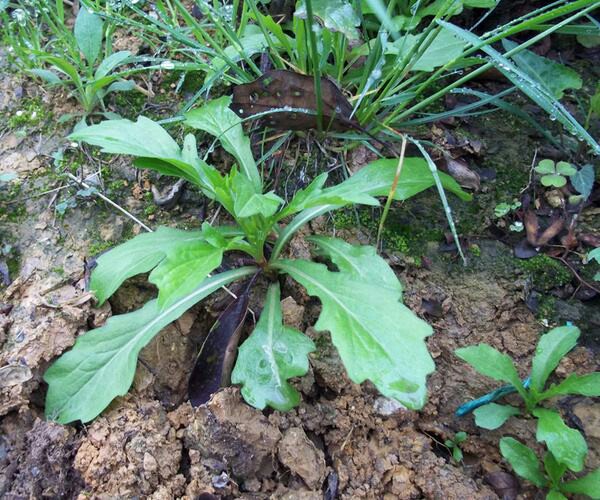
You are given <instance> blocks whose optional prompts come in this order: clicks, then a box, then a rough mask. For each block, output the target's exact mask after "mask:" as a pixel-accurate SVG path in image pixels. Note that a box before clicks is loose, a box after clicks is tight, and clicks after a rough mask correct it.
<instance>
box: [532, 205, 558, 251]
mask: <svg viewBox="0 0 600 500" xmlns="http://www.w3.org/2000/svg"><path fill="white" fill-rule="evenodd" d="M524 223H525V230H526V232H527V242H528V243H529V244H530V245H531V246H533V247H541V246H544V245H546V244H547V243H548V242H549V241H550V240H551V239H552V238H554V237H555V236H557V235H558V233H560V232H561V231H562V229H563V228H564V226H565V221H564V219H555V220H553V221H552V223H551V224H550V225H549V226H548V227H547V228H546V229H544V231H542V232H540V225H539V220H538V217H537V215H536V214H535V212H533V211H532V210H528V211H527V212H525V219H524Z"/></svg>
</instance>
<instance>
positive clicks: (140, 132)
mask: <svg viewBox="0 0 600 500" xmlns="http://www.w3.org/2000/svg"><path fill="white" fill-rule="evenodd" d="M69 139H71V140H75V141H83V142H87V143H88V144H93V145H94V146H100V147H101V148H102V151H103V152H104V153H115V154H125V155H132V156H137V157H139V158H138V159H137V160H136V162H135V164H136V165H138V166H142V167H144V168H152V169H154V170H157V171H159V172H161V173H164V174H166V175H175V176H179V177H184V178H186V179H188V180H190V181H191V182H193V183H195V184H198V185H202V178H203V176H202V172H201V170H202V169H201V168H200V166H199V165H198V164H189V163H187V162H186V161H185V160H184V158H183V156H182V152H181V148H180V147H179V146H178V145H177V143H176V142H175V141H174V140H173V138H172V137H171V136H170V135H169V134H168V133H167V131H166V130H165V129H164V128H162V127H161V126H160V125H159V124H158V123H156V122H154V121H152V120H150V119H148V118H145V117H144V116H139V117H138V119H137V121H135V122H132V121H130V120H106V121H103V122H101V123H98V124H97V125H92V126H90V127H86V128H84V129H82V130H78V131H76V132H74V133H72V134H71V135H70V136H69Z"/></svg>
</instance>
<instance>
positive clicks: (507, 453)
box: [500, 437, 600, 500]
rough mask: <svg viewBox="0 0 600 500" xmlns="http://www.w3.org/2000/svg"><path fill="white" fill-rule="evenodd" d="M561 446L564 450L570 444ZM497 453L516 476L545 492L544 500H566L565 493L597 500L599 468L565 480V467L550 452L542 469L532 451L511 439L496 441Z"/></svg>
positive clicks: (599, 491) (599, 481)
mask: <svg viewBox="0 0 600 500" xmlns="http://www.w3.org/2000/svg"><path fill="white" fill-rule="evenodd" d="M563 445H564V446H566V447H568V446H570V443H569V442H565V443H563ZM500 452H501V453H502V456H503V457H504V458H505V459H506V461H507V462H508V463H509V464H510V465H511V467H512V468H513V470H514V471H515V472H516V473H517V474H518V475H519V476H521V477H522V478H523V479H526V480H527V481H529V482H530V483H532V484H534V485H535V486H537V487H538V488H545V489H547V490H548V493H547V495H546V500H562V499H565V500H566V498H567V496H566V495H569V494H579V495H586V496H588V497H590V498H600V469H596V470H594V471H593V472H590V473H589V474H587V475H585V476H583V477H580V478H578V479H570V480H567V479H566V478H565V474H566V473H567V466H566V465H565V464H563V463H560V462H559V461H558V460H557V459H556V458H555V456H554V455H553V454H552V452H550V451H547V452H546V455H545V456H544V467H543V470H542V468H541V464H540V461H539V459H538V458H537V456H536V454H535V452H534V451H533V450H532V449H531V448H529V447H528V446H525V445H524V444H523V443H521V442H519V441H517V440H516V439H514V438H511V437H503V438H502V439H500Z"/></svg>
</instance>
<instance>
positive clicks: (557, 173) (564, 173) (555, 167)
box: [534, 159, 577, 188]
mask: <svg viewBox="0 0 600 500" xmlns="http://www.w3.org/2000/svg"><path fill="white" fill-rule="evenodd" d="M534 170H535V171H536V172H537V173H538V174H541V176H542V178H541V179H540V182H541V183H542V186H545V187H555V188H561V187H563V186H566V184H567V177H570V176H572V175H575V174H576V173H577V169H576V168H575V167H573V165H571V164H570V163H568V162H566V161H559V162H558V163H554V161H553V160H548V159H546V160H540V162H539V163H538V164H537V165H536V167H535V169H534Z"/></svg>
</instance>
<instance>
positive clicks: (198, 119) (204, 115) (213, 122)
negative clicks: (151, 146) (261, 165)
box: [185, 96, 262, 193]
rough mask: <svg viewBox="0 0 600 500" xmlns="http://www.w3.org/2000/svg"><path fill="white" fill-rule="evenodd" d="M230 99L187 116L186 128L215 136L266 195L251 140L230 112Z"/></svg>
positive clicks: (214, 103) (245, 173)
mask: <svg viewBox="0 0 600 500" xmlns="http://www.w3.org/2000/svg"><path fill="white" fill-rule="evenodd" d="M230 104H231V97H230V96H223V97H220V98H219V99H213V100H211V101H209V102H207V103H206V104H204V105H203V106H202V107H201V108H198V109H195V110H192V111H188V112H187V113H186V114H185V123H186V125H188V126H190V127H193V128H196V129H199V130H203V131H204V132H208V133H209V134H211V135H213V136H215V137H216V138H217V139H218V140H219V142H220V143H221V145H222V146H223V149H225V151H227V152H228V153H230V154H231V155H233V157H234V158H235V159H236V160H237V162H238V165H239V167H240V171H241V172H243V174H244V175H245V176H246V177H247V178H248V179H250V181H251V182H252V185H253V187H254V190H255V191H256V192H257V193H260V192H262V180H261V178H260V174H259V172H258V168H257V167H256V162H255V161H254V156H253V154H252V149H251V148H250V139H248V137H247V136H246V135H245V134H244V131H243V129H242V125H241V123H242V122H241V120H240V118H239V117H238V116H237V115H236V114H235V113H234V112H233V111H232V110H231V109H229V105H230Z"/></svg>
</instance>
